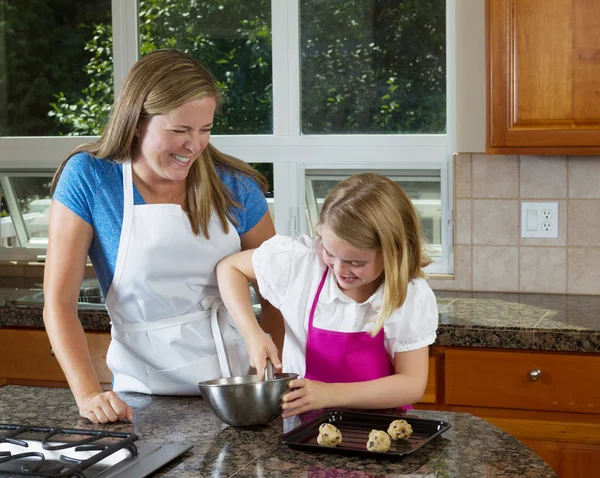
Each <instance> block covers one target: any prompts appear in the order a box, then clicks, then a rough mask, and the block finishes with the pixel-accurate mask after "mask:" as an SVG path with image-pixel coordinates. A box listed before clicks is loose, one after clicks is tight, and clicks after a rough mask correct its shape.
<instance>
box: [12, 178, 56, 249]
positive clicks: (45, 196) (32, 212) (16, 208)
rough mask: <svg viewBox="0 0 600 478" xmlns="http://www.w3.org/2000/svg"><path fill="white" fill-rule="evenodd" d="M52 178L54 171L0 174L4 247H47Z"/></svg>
mask: <svg viewBox="0 0 600 478" xmlns="http://www.w3.org/2000/svg"><path fill="white" fill-rule="evenodd" d="M51 181H52V172H47V173H31V172H21V173H4V174H2V173H0V197H1V198H2V200H1V206H0V244H1V246H2V247H28V248H40V249H42V248H45V247H47V245H48V219H49V214H50V203H51V202H52V199H51V198H50V183H51Z"/></svg>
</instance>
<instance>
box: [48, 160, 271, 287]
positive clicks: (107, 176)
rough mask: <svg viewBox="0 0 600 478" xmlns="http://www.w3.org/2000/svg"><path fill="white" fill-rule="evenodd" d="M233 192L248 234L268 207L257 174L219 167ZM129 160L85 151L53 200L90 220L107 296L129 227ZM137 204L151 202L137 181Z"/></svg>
mask: <svg viewBox="0 0 600 478" xmlns="http://www.w3.org/2000/svg"><path fill="white" fill-rule="evenodd" d="M217 171H218V174H219V177H220V178H221V180H222V181H223V183H224V184H225V185H226V186H227V187H228V188H229V190H230V191H231V197H232V198H233V199H234V200H235V201H236V202H237V203H239V204H240V205H241V206H242V207H241V208H233V209H232V210H231V212H232V214H233V216H234V217H235V218H236V220H237V222H238V224H237V225H235V229H236V231H237V233H238V234H239V235H240V236H242V235H243V234H244V233H246V232H247V231H249V230H250V229H252V228H253V227H254V226H256V224H257V223H258V222H259V221H260V220H261V219H262V218H263V216H264V215H265V213H266V212H267V201H266V199H265V196H264V194H263V192H262V190H261V189H260V186H259V185H258V183H256V181H254V180H253V179H251V178H249V177H247V176H244V175H243V174H236V173H234V172H232V171H229V170H225V169H220V170H219V169H218V170H217ZM123 194H124V193H123V165H122V164H116V163H113V162H111V161H107V160H103V159H97V158H94V157H92V156H90V155H89V154H87V153H79V154H76V155H75V156H73V157H72V158H71V159H69V161H68V162H67V164H66V166H65V168H64V170H63V172H62V174H61V176H60V180H59V181H58V184H57V186H56V191H55V192H54V196H53V199H56V200H58V201H60V202H61V203H62V204H64V205H65V206H66V207H68V208H69V209H70V210H71V211H73V212H74V213H75V214H77V215H78V216H79V217H81V218H82V219H83V220H84V221H86V222H87V223H89V224H90V225H91V226H92V227H93V229H94V237H93V239H92V244H91V246H90V250H89V256H90V259H91V261H92V265H93V266H94V270H95V271H96V275H97V276H98V280H99V282H100V287H101V288H102V292H103V294H104V296H105V297H106V294H107V293H108V289H109V288H110V284H111V283H112V280H113V276H114V273H115V265H116V263H117V253H118V249H119V241H120V238H121V228H122V226H123ZM133 203H134V204H136V205H137V204H145V201H144V199H143V198H142V196H141V195H140V193H139V192H138V190H137V188H136V187H135V184H134V186H133Z"/></svg>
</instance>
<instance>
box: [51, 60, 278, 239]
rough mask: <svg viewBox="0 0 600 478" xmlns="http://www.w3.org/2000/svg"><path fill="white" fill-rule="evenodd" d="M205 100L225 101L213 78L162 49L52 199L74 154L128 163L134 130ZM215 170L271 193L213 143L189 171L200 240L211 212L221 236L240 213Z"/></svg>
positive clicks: (140, 65)
mask: <svg viewBox="0 0 600 478" xmlns="http://www.w3.org/2000/svg"><path fill="white" fill-rule="evenodd" d="M207 96H208V97H212V98H214V100H215V102H216V103H217V105H219V103H220V101H221V99H222V98H221V93H220V92H219V89H218V87H217V84H216V82H215V80H214V78H213V77H212V75H211V73H210V72H209V71H208V69H207V68H205V67H204V66H202V65H201V64H200V63H199V62H198V61H196V60H195V59H194V58H193V57H191V56H190V55H187V54H186V53H183V52H181V51H179V50H174V49H161V50H155V51H153V52H151V53H149V54H147V55H145V56H143V57H142V58H141V59H140V60H138V62H137V63H136V64H135V65H134V66H133V68H132V69H131V71H130V72H129V73H128V74H127V77H126V78H125V82H124V83H123V87H122V88H121V91H120V93H119V96H118V97H117V99H116V101H115V104H114V105H113V109H112V112H111V115H110V118H109V120H108V123H107V125H106V127H105V128H104V130H103V132H102V135H101V136H100V139H98V140H97V141H94V142H91V143H87V144H83V145H81V146H79V147H77V148H75V150H73V152H71V154H69V156H67V158H65V159H64V160H63V162H62V163H61V164H60V166H59V168H58V170H57V171H56V174H55V175H54V178H53V180H52V188H51V191H52V193H53V192H54V189H55V188H56V184H57V183H58V180H59V178H60V175H61V173H62V170H63V169H64V167H65V165H66V163H67V161H68V160H69V159H70V158H71V157H72V156H74V155H75V154H77V153H81V152H85V153H88V154H90V155H91V156H93V157H95V158H98V159H106V160H109V161H112V162H115V163H124V162H126V161H127V160H129V158H130V157H131V153H132V147H133V144H134V141H135V137H134V133H135V129H136V127H137V126H138V123H139V122H140V121H141V120H144V119H147V118H150V117H151V116H154V115H158V114H166V113H168V112H169V111H171V110H173V109H175V108H178V107H179V106H181V105H183V104H185V103H187V102H189V101H192V100H196V99H201V98H205V97H207ZM216 166H220V167H223V168H226V169H229V170H231V171H233V172H235V173H241V174H244V175H246V176H249V177H251V178H252V179H254V180H256V181H257V182H258V183H259V184H260V185H261V187H262V189H263V191H265V192H266V190H267V187H268V185H267V181H266V179H265V178H264V177H263V176H262V175H261V174H260V173H258V172H256V171H255V170H254V169H253V168H252V167H250V166H248V165H247V164H246V163H244V162H243V161H240V160H239V159H236V158H234V157H232V156H228V155H226V154H223V153H221V152H220V151H218V150H217V149H216V148H215V147H214V146H213V145H212V144H210V143H209V144H208V146H207V147H206V148H205V149H204V151H203V152H202V154H201V155H200V157H199V158H198V159H197V160H196V161H194V164H193V165H192V166H191V167H190V172H189V174H188V177H187V179H186V187H187V202H188V208H189V218H190V223H191V225H192V230H193V231H194V234H196V235H199V234H200V232H202V234H203V235H204V236H205V237H206V238H207V239H208V238H209V237H208V225H209V221H210V218H211V215H212V213H213V210H214V211H215V212H216V213H217V215H218V217H219V220H220V223H221V226H222V228H223V230H224V231H225V232H229V223H228V222H227V219H229V220H230V221H231V222H232V223H234V224H235V223H236V221H235V218H234V217H233V215H232V213H231V210H230V209H231V207H240V205H239V204H238V203H236V202H235V201H234V200H233V199H232V198H231V196H230V194H229V191H228V189H227V187H226V186H225V184H223V182H222V181H221V179H220V178H219V176H218V174H217V169H216Z"/></svg>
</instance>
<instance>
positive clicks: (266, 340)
mask: <svg viewBox="0 0 600 478" xmlns="http://www.w3.org/2000/svg"><path fill="white" fill-rule="evenodd" d="M244 340H245V341H246V346H247V347H248V357H249V358H250V365H251V366H252V367H254V368H255V369H256V375H258V379H259V380H264V379H265V368H266V366H267V358H268V359H269V360H270V361H271V363H272V364H273V367H274V368H276V369H277V370H281V362H280V361H279V357H278V355H277V346H276V345H275V344H274V343H273V341H272V340H271V337H269V335H268V334H265V333H264V332H263V331H262V330H261V329H260V328H257V329H256V332H254V333H253V334H252V335H251V336H250V337H248V340H246V337H244Z"/></svg>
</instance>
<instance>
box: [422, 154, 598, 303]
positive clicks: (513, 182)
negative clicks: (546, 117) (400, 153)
mask: <svg viewBox="0 0 600 478" xmlns="http://www.w3.org/2000/svg"><path fill="white" fill-rule="evenodd" d="M598 159H599V158H598V157H593V156H570V157H566V156H496V155H494V156H486V155H485V154H458V155H456V156H455V158H454V243H455V248H454V253H455V274H454V279H452V280H444V279H432V280H431V281H430V283H431V285H432V287H433V288H434V289H437V290H477V291H502V292H544V293H557V294H564V293H567V294H600V186H599V184H598V178H600V161H598ZM521 201H555V202H558V210H559V217H558V222H559V224H558V230H559V234H558V239H531V238H525V239H523V238H521V237H520V230H521V229H520V228H521V222H520V221H521V218H520V208H521V206H520V202H521Z"/></svg>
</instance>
